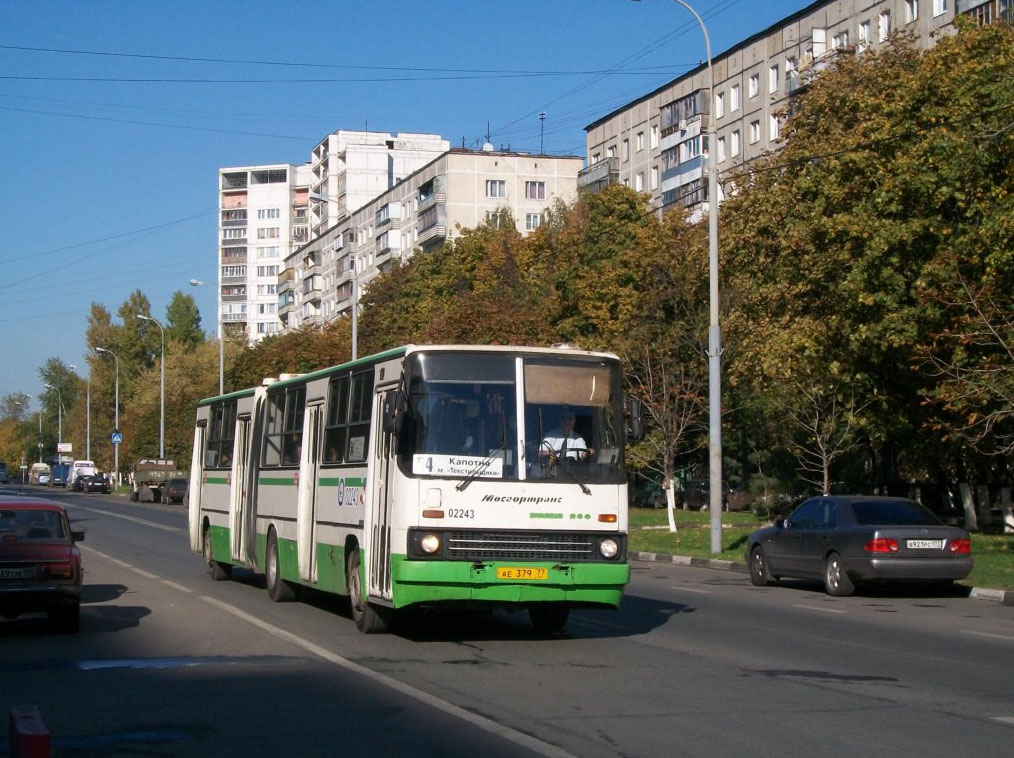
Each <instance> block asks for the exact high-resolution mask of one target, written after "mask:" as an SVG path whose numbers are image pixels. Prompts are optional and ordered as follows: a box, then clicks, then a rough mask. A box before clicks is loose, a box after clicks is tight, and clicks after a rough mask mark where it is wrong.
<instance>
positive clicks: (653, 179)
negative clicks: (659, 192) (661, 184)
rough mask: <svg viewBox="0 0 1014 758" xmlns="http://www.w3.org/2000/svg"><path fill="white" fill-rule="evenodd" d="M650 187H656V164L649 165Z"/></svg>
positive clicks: (654, 188)
mask: <svg viewBox="0 0 1014 758" xmlns="http://www.w3.org/2000/svg"><path fill="white" fill-rule="evenodd" d="M651 188H652V189H653V190H656V189H658V166H652V167H651Z"/></svg>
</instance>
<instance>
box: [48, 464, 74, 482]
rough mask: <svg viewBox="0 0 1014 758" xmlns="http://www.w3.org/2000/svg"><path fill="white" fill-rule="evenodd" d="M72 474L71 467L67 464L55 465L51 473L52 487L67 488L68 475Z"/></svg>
mask: <svg viewBox="0 0 1014 758" xmlns="http://www.w3.org/2000/svg"><path fill="white" fill-rule="evenodd" d="M69 472H70V465H69V464H67V463H54V464H53V466H52V468H51V470H50V473H49V486H50V487H66V486H67V474H68V473H69Z"/></svg>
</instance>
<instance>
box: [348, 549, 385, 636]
mask: <svg viewBox="0 0 1014 758" xmlns="http://www.w3.org/2000/svg"><path fill="white" fill-rule="evenodd" d="M348 578H349V605H351V606H352V620H353V621H355V622H356V628H357V629H359V631H360V632H362V633H363V634H383V633H384V632H386V631H387V620H388V612H387V609H386V608H384V609H380V608H377V607H376V606H375V605H372V604H371V603H370V602H369V601H368V600H367V599H366V592H365V591H364V589H363V571H362V566H361V564H360V560H359V547H358V546H353V548H352V550H350V551H349V566H348Z"/></svg>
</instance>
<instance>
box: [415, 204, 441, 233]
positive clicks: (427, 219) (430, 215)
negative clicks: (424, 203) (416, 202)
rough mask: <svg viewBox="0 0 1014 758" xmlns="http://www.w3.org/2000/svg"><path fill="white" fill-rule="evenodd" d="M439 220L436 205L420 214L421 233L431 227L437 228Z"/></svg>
mask: <svg viewBox="0 0 1014 758" xmlns="http://www.w3.org/2000/svg"><path fill="white" fill-rule="evenodd" d="M438 218H439V216H437V206H435V205H434V206H432V207H430V208H427V209H426V210H424V211H423V212H422V213H420V214H419V231H421V232H424V231H426V230H427V229H429V228H430V227H431V226H436V225H437V219H438Z"/></svg>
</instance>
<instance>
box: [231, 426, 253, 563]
mask: <svg viewBox="0 0 1014 758" xmlns="http://www.w3.org/2000/svg"><path fill="white" fill-rule="evenodd" d="M250 426H251V421H250V416H249V415H246V414H244V415H240V416H237V417H236V438H235V442H234V445H235V447H234V451H235V454H234V455H233V456H232V471H231V472H230V475H231V477H232V479H231V483H230V485H229V535H230V536H231V537H232V545H231V546H230V547H231V549H232V559H233V560H234V561H238V562H240V563H244V564H249V563H253V555H252V551H251V550H249V549H245V548H247V547H248V543H249V542H250V533H249V529H250V526H249V523H248V522H249V519H248V518H247V514H248V511H249V508H250V497H249V495H250V490H249V487H248V486H247V475H248V473H249V462H250V436H251V435H250Z"/></svg>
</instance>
